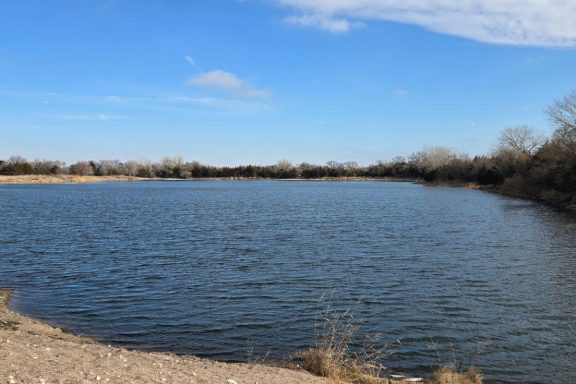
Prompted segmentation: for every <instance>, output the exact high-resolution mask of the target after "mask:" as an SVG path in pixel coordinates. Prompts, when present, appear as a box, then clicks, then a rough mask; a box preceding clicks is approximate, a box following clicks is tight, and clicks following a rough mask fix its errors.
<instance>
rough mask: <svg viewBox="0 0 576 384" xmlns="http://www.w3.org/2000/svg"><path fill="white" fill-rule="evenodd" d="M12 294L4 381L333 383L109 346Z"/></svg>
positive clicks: (3, 299) (5, 324)
mask: <svg viewBox="0 0 576 384" xmlns="http://www.w3.org/2000/svg"><path fill="white" fill-rule="evenodd" d="M10 296H11V290H10V289H6V288H0V362H2V363H1V364H0V378H1V379H0V380H6V383H10V384H17V383H44V384H51V383H88V382H90V383H96V382H98V383H196V384H212V383H214V384H227V383H228V384H233V383H238V384H244V383H251V384H254V383H259V384H284V383H295V384H308V383H309V384H326V383H330V381H329V380H327V379H325V378H321V377H317V376H313V375H312V374H310V373H308V372H306V371H303V370H294V369H288V368H281V367H275V366H267V365H263V364H256V363H223V362H218V361H214V360H209V359H203V358H199V357H195V356H179V355H175V354H172V353H168V352H146V351H140V350H132V349H126V348H117V347H111V346H107V345H104V344H101V343H99V342H98V341H95V340H93V339H90V338H86V337H82V336H76V335H72V334H69V333H67V332H65V331H63V330H62V329H60V328H57V327H52V326H50V325H47V324H46V323H43V322H41V321H39V320H36V319H33V318H30V317H28V316H24V315H21V314H19V313H16V312H13V311H12V310H10V309H9V308H8V305H7V304H8V301H9V300H10ZM2 382H4V381H2Z"/></svg>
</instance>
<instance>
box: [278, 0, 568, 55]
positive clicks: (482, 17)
mask: <svg viewBox="0 0 576 384" xmlns="http://www.w3.org/2000/svg"><path fill="white" fill-rule="evenodd" d="M274 1H275V2H276V3H278V4H281V5H285V6H289V7H291V8H293V9H295V10H297V11H298V12H299V14H298V15H295V16H290V17H288V18H287V19H286V21H287V22H289V23H290V24H294V25H299V26H302V27H317V28H322V29H325V30H327V31H330V32H340V33H341V32H346V31H349V30H350V29H352V28H353V27H354V25H361V24H358V23H362V22H366V21H370V20H385V21H394V22H400V23H407V24H413V25H418V26H421V27H424V28H426V29H429V30H432V31H435V32H439V33H444V34H449V35H454V36H460V37H464V38H469V39H473V40H477V41H482V42H486V43H494V44H510V45H531V46H556V47H575V46H576V22H574V15H576V1H573V0H427V1H422V0H404V1H402V2H399V1H397V0H274Z"/></svg>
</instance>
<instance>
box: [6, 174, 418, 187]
mask: <svg viewBox="0 0 576 384" xmlns="http://www.w3.org/2000/svg"><path fill="white" fill-rule="evenodd" d="M206 180H215V181H217V180H239V181H242V180H254V181H256V180H271V181H339V182H394V183H415V182H418V180H417V179H404V178H394V177H383V178H377V177H373V178H370V177H324V178H312V179H302V178H301V179H275V178H262V177H194V178H187V179H174V178H158V177H150V178H148V177H137V176H78V175H16V176H6V175H0V185H2V184H8V185H34V184H70V183H73V184H89V183H104V182H128V181H166V182H169V181H172V182H174V181H206Z"/></svg>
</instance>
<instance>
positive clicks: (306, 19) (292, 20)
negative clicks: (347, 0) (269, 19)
mask: <svg viewBox="0 0 576 384" xmlns="http://www.w3.org/2000/svg"><path fill="white" fill-rule="evenodd" d="M286 22H287V23H288V24H292V25H296V26H299V27H315V28H320V29H324V30H326V31H330V32H334V33H341V32H348V31H349V30H351V29H352V28H359V27H363V26H364V24H363V23H358V22H350V21H348V20H346V19H337V18H334V17H327V16H324V15H302V16H291V17H287V18H286Z"/></svg>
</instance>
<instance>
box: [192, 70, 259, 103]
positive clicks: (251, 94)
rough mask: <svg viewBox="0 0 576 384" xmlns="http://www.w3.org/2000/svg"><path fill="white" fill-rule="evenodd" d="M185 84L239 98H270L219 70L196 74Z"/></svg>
mask: <svg viewBox="0 0 576 384" xmlns="http://www.w3.org/2000/svg"><path fill="white" fill-rule="evenodd" d="M187 83H188V84H189V85H194V86H200V87H207V88H217V89H223V90H226V91H230V92H232V93H234V94H235V95H238V96H241V97H247V98H258V99H266V98H268V97H270V92H269V91H267V90H265V89H256V88H254V87H253V86H252V85H251V84H250V83H249V82H248V81H246V80H243V79H241V78H239V77H238V76H236V75H235V74H233V73H230V72H226V71H221V70H215V71H210V72H204V73H201V74H198V75H196V76H193V77H191V78H190V79H188V81H187Z"/></svg>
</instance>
